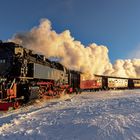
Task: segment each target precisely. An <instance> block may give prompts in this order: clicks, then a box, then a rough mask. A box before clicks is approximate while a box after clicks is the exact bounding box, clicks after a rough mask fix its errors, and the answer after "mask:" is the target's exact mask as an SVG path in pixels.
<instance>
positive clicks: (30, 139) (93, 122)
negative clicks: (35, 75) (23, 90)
mask: <svg viewBox="0 0 140 140" xmlns="http://www.w3.org/2000/svg"><path fill="white" fill-rule="evenodd" d="M139 139H140V90H125V91H100V92H96V93H94V92H89V93H83V94H80V95H75V96H65V97H63V98H61V99H59V100H53V101H48V102H43V101H36V104H35V105H30V106H28V107H24V108H20V109H17V110H14V111H9V112H1V113H0V140H139Z"/></svg>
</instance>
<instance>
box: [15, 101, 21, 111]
mask: <svg viewBox="0 0 140 140" xmlns="http://www.w3.org/2000/svg"><path fill="white" fill-rule="evenodd" d="M19 107H20V103H19V101H16V102H14V109H17V108H19Z"/></svg>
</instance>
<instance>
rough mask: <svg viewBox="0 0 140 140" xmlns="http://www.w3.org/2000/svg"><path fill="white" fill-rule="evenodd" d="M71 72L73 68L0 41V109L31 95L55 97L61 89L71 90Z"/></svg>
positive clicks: (62, 90)
mask: <svg viewBox="0 0 140 140" xmlns="http://www.w3.org/2000/svg"><path fill="white" fill-rule="evenodd" d="M74 75H75V72H74V71H70V70H67V69H66V68H65V67H64V66H62V65H61V64H60V63H57V62H51V61H49V60H48V59H46V58H45V57H44V56H43V55H38V54H35V53H33V51H31V50H28V49H26V48H23V47H22V46H19V45H17V44H15V43H12V42H5V43H2V42H1V43H0V109H2V110H7V109H8V108H9V107H14V108H17V107H19V104H21V103H23V102H25V103H26V102H28V100H30V99H33V98H44V97H45V98H52V97H59V96H60V94H61V93H63V92H66V91H67V92H72V91H73V88H75V86H77V84H78V83H77V82H76V83H77V84H74V83H73V81H75V80H74V79H75V78H76V77H75V76H74ZM77 78H79V74H78V76H77ZM78 81H79V79H78ZM70 84H71V86H70ZM78 85H79V84H78Z"/></svg>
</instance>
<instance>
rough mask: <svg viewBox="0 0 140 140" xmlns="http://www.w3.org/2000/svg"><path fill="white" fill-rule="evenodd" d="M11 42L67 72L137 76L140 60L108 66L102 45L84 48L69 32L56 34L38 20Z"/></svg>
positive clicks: (139, 75) (47, 22) (108, 62)
mask: <svg viewBox="0 0 140 140" xmlns="http://www.w3.org/2000/svg"><path fill="white" fill-rule="evenodd" d="M12 41H14V42H16V43H18V44H20V45H22V46H24V47H26V48H29V49H31V50H34V51H35V52H37V53H41V54H43V55H45V56H46V57H47V58H51V57H57V58H60V63H61V64H63V65H64V66H66V67H67V68H69V69H73V70H78V71H81V72H85V73H90V74H100V75H110V76H120V77H140V59H134V60H117V61H116V62H115V64H114V65H112V64H111V63H110V60H109V57H108V49H107V47H106V46H102V45H100V46H98V45H96V44H95V43H93V44H90V45H89V46H84V45H83V44H82V43H81V42H80V41H76V40H74V38H73V37H72V36H71V35H70V31H69V30H66V31H64V32H62V33H60V34H58V33H56V32H55V31H54V30H52V27H51V22H50V21H49V20H47V19H42V20H41V21H40V25H39V26H38V27H34V28H33V29H31V30H30V31H29V32H24V33H18V34H16V35H14V36H13V38H12Z"/></svg>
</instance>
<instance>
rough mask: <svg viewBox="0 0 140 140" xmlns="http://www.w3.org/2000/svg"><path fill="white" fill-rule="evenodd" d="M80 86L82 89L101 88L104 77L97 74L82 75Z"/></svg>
mask: <svg viewBox="0 0 140 140" xmlns="http://www.w3.org/2000/svg"><path fill="white" fill-rule="evenodd" d="M80 88H81V89H82V90H99V89H101V88H102V77H101V76H97V75H93V76H91V75H87V74H81V75H80Z"/></svg>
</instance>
